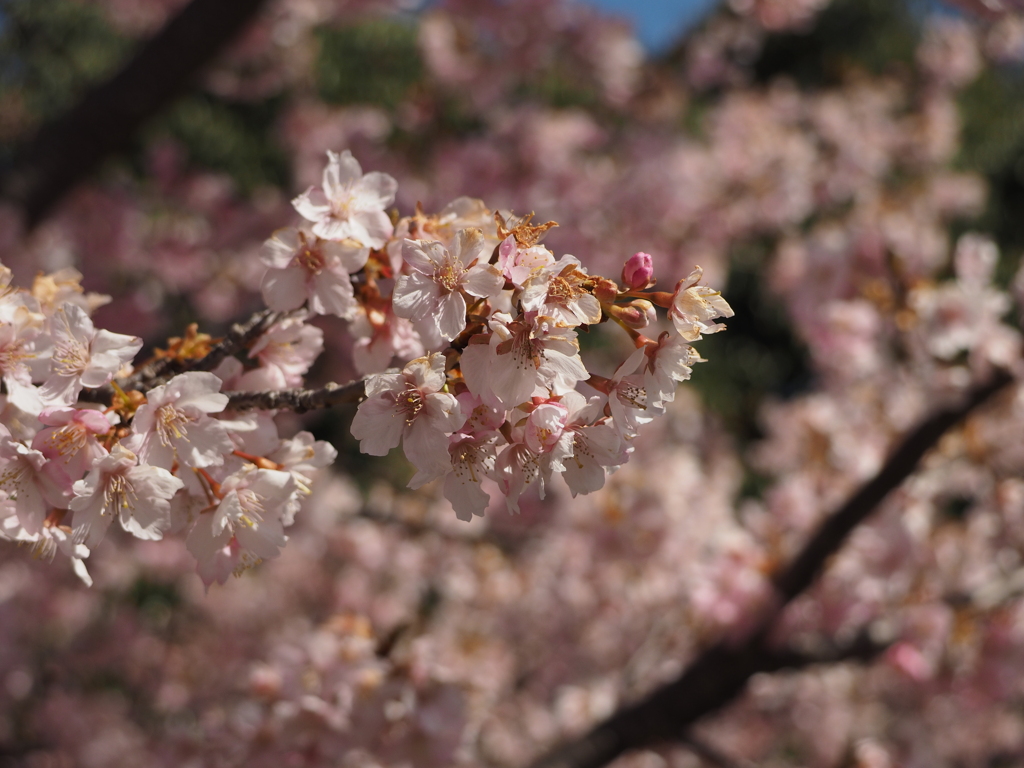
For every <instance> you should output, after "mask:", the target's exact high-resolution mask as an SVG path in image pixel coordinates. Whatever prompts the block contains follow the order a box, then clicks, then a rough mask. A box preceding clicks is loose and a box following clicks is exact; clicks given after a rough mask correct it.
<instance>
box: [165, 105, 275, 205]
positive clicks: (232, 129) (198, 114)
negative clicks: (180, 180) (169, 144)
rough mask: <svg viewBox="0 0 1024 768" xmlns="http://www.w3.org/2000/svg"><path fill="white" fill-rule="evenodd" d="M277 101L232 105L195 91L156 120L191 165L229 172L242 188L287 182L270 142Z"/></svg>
mask: <svg viewBox="0 0 1024 768" xmlns="http://www.w3.org/2000/svg"><path fill="white" fill-rule="evenodd" d="M279 108H280V100H279V99H271V100H268V101H264V102H256V103H233V102H228V101H225V100H223V99H217V98H215V97H212V96H209V95H206V94H198V93H194V94H192V95H190V96H187V97H185V98H183V99H181V100H180V101H178V102H177V103H176V104H175V105H174V107H172V109H171V111H170V113H169V114H168V115H167V116H166V117H164V118H163V119H162V120H160V122H159V123H158V124H157V126H156V128H155V132H157V133H159V132H166V133H168V134H170V135H171V136H172V137H174V138H175V139H177V140H178V141H179V142H181V144H182V146H184V148H185V149H186V151H187V152H188V155H189V159H190V160H191V161H192V162H193V163H194V164H196V165H199V166H202V167H204V168H209V169H211V170H216V171H222V172H224V173H226V174H228V175H229V176H231V177H232V178H233V179H234V180H235V182H236V183H237V184H238V186H239V187H240V188H241V190H242V191H243V192H251V191H252V190H253V189H254V188H256V187H258V186H261V185H265V184H272V185H276V186H281V187H284V186H287V185H288V158H287V156H286V155H285V152H284V150H283V149H282V148H281V147H280V146H279V145H278V144H277V143H276V142H275V141H274V132H273V131H272V127H273V125H274V122H275V121H276V119H277V115H278V111H279Z"/></svg>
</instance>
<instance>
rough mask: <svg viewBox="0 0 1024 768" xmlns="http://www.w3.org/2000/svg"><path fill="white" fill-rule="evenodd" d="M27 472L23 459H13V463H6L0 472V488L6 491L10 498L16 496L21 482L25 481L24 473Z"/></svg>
mask: <svg viewBox="0 0 1024 768" xmlns="http://www.w3.org/2000/svg"><path fill="white" fill-rule="evenodd" d="M26 474H27V467H26V466H25V463H24V462H23V461H18V460H15V461H14V462H13V463H11V464H9V465H7V467H6V468H5V469H4V471H3V473H2V474H0V488H2V489H3V490H5V491H7V493H8V495H9V496H10V497H11V498H12V499H17V498H18V491H20V490H21V486H22V484H23V483H24V482H25V475H26Z"/></svg>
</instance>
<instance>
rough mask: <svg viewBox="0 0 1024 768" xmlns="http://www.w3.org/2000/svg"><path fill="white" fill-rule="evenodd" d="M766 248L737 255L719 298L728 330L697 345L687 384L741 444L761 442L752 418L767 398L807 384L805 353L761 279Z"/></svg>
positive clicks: (754, 247)
mask: <svg viewBox="0 0 1024 768" xmlns="http://www.w3.org/2000/svg"><path fill="white" fill-rule="evenodd" d="M768 252H769V245H768V244H767V243H763V242H762V243H753V244H750V245H748V246H746V247H744V248H740V249H737V250H736V252H735V253H734V254H733V257H732V265H731V269H730V271H729V279H728V282H727V284H726V287H725V289H724V290H723V291H722V295H723V296H725V298H726V300H727V301H728V302H729V304H730V306H732V308H733V310H734V311H735V313H736V314H735V316H734V317H731V318H729V319H728V320H727V321H726V325H728V327H729V330H728V331H726V332H725V333H717V334H712V335H710V336H707V337H705V338H704V339H702V340H701V342H700V345H699V347H698V351H699V352H700V354H701V357H705V358H707V360H708V362H706V363H700V364H699V366H698V367H697V369H696V370H695V371H694V375H693V379H692V380H691V382H690V383H691V384H692V385H693V386H694V387H695V388H696V389H697V391H698V392H700V394H701V397H702V398H703V399H704V402H705V403H707V405H708V406H709V407H710V408H711V409H712V410H714V411H715V412H717V413H718V414H719V415H720V416H721V417H722V419H723V420H724V422H725V424H726V426H727V427H728V428H729V430H730V432H732V434H733V435H734V436H736V437H737V439H738V440H739V441H740V443H741V445H742V444H746V443H748V442H750V441H752V440H755V439H757V438H758V437H760V436H761V434H760V428H759V426H758V422H757V414H758V411H759V409H760V406H761V404H762V403H763V401H764V399H765V398H766V397H768V396H774V397H789V396H792V395H794V394H797V393H798V392H800V391H801V390H803V389H805V388H806V387H807V385H808V384H809V383H810V366H809V362H808V358H807V351H806V350H805V349H804V347H803V345H802V344H801V343H800V342H799V340H798V339H797V338H796V336H795V335H794V333H793V330H792V327H791V325H790V322H789V318H788V317H787V316H786V312H785V310H784V309H783V307H782V305H781V303H780V302H779V301H778V299H776V298H775V297H774V296H773V295H772V293H771V291H770V290H768V288H767V286H765V284H764V278H763V276H762V270H763V265H764V263H765V262H766V261H767V258H768Z"/></svg>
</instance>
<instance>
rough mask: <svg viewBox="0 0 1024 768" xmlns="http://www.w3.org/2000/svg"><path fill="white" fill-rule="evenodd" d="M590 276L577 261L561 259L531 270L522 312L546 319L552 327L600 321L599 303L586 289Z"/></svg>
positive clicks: (573, 258)
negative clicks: (550, 322) (551, 321)
mask: <svg viewBox="0 0 1024 768" xmlns="http://www.w3.org/2000/svg"><path fill="white" fill-rule="evenodd" d="M590 280H591V278H590V276H589V275H588V274H587V273H586V271H585V270H583V269H582V267H581V265H580V261H579V259H577V258H576V257H574V256H563V257H562V258H561V259H559V260H558V261H557V262H555V263H553V264H549V265H547V266H545V267H542V268H540V269H537V270H534V272H533V274H532V275H531V277H530V279H529V282H528V283H527V285H526V288H525V289H524V290H523V295H522V298H521V299H520V300H521V301H522V304H523V309H524V310H525V311H527V312H530V311H532V312H537V313H538V314H540V315H543V316H545V317H550V318H551V319H552V320H553V321H554V323H555V325H558V326H564V327H569V328H571V327H574V326H577V325H584V324H587V325H592V324H594V323H599V322H601V302H599V301H598V300H597V298H596V297H595V296H594V294H592V293H590V291H588V290H587V287H586V283H587V282H588V281H590Z"/></svg>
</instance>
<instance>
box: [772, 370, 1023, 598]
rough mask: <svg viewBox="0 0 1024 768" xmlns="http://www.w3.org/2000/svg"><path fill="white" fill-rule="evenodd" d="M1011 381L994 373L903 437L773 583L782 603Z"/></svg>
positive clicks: (811, 578) (803, 586) (802, 587)
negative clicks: (947, 435)
mask: <svg viewBox="0 0 1024 768" xmlns="http://www.w3.org/2000/svg"><path fill="white" fill-rule="evenodd" d="M1011 381H1013V377H1012V376H1010V374H1009V373H1007V372H1005V371H1001V370H1000V371H997V372H996V373H995V375H994V376H993V377H992V379H991V380H990V381H989V382H988V383H986V384H983V385H981V386H978V387H975V388H974V389H973V390H972V391H971V392H970V393H969V394H968V396H967V397H966V399H965V400H964V402H963V403H962V404H961V405H959V406H957V407H951V408H945V409H943V410H941V411H938V412H936V413H935V414H933V415H932V416H930V417H929V418H928V419H926V420H925V421H923V422H922V423H921V424H920V425H918V427H917V429H915V430H914V431H913V432H911V433H910V434H909V435H908V436H907V437H906V438H904V440H903V442H902V443H901V444H900V446H899V448H897V449H896V451H895V452H894V453H893V454H892V456H890V457H889V460H888V461H887V462H886V463H885V466H883V467H882V469H881V470H879V472H878V474H877V475H875V476H874V477H873V478H872V479H871V480H870V481H868V483H867V484H865V485H864V486H862V487H861V489H860V490H859V491H857V492H856V493H855V494H854V495H853V496H852V497H851V498H850V499H849V501H847V502H846V503H845V504H844V505H843V506H842V507H840V508H839V509H838V510H836V511H835V512H833V513H832V514H831V515H830V516H829V517H828V518H827V519H826V520H825V522H824V523H822V525H821V526H820V527H819V528H818V530H817V532H816V533H815V534H814V536H813V537H811V540H810V541H809V542H807V544H806V545H805V546H804V548H803V550H802V551H801V552H800V554H799V555H797V557H796V559H795V560H794V561H793V562H792V563H791V564H790V566H789V567H788V568H787V569H786V570H785V571H783V572H782V573H780V574H779V575H778V576H777V577H776V578H775V580H774V581H775V587H776V589H777V590H778V591H779V594H780V595H781V597H782V602H783V604H785V603H788V602H789V601H790V600H792V599H793V598H794V597H796V596H797V595H798V594H800V593H801V592H803V591H804V590H805V589H807V587H809V586H810V585H811V582H813V581H814V579H815V578H816V577H817V575H818V573H819V572H820V571H821V569H822V567H823V566H824V564H825V561H826V560H827V559H828V558H829V557H830V556H831V555H832V554H833V553H835V552H837V551H838V550H839V547H841V546H842V544H843V542H844V541H845V540H846V537H847V536H848V535H849V533H850V531H852V530H853V529H854V528H856V527H857V526H858V525H859V524H860V523H862V522H863V521H864V519H865V518H867V516H868V515H870V514H871V513H872V512H873V511H874V509H875V507H877V506H878V505H879V504H880V503H881V502H882V499H884V498H885V497H886V496H887V495H888V494H889V492H890V491H892V490H893V489H895V488H897V487H899V485H900V483H902V482H903V481H904V480H906V479H907V478H908V477H910V474H911V473H912V472H913V471H914V469H915V468H916V467H917V463H918V462H919V461H920V460H921V458H922V457H923V456H924V455H925V453H927V452H928V451H929V450H930V449H931V448H932V447H933V446H934V445H935V444H936V443H937V442H938V441H939V438H940V437H942V436H943V435H944V434H945V433H946V432H947V431H948V430H949V429H951V428H952V427H953V426H955V425H956V424H957V423H959V422H960V421H961V420H962V419H963V418H964V417H965V416H967V414H968V413H970V412H971V411H973V410H974V409H975V408H977V407H978V406H979V405H981V404H982V403H984V402H985V401H986V400H988V399H989V398H990V397H992V396H993V395H994V394H995V393H996V392H998V391H1000V390H1001V389H1003V388H1004V387H1006V386H1007V385H1009V383H1010V382H1011Z"/></svg>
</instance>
